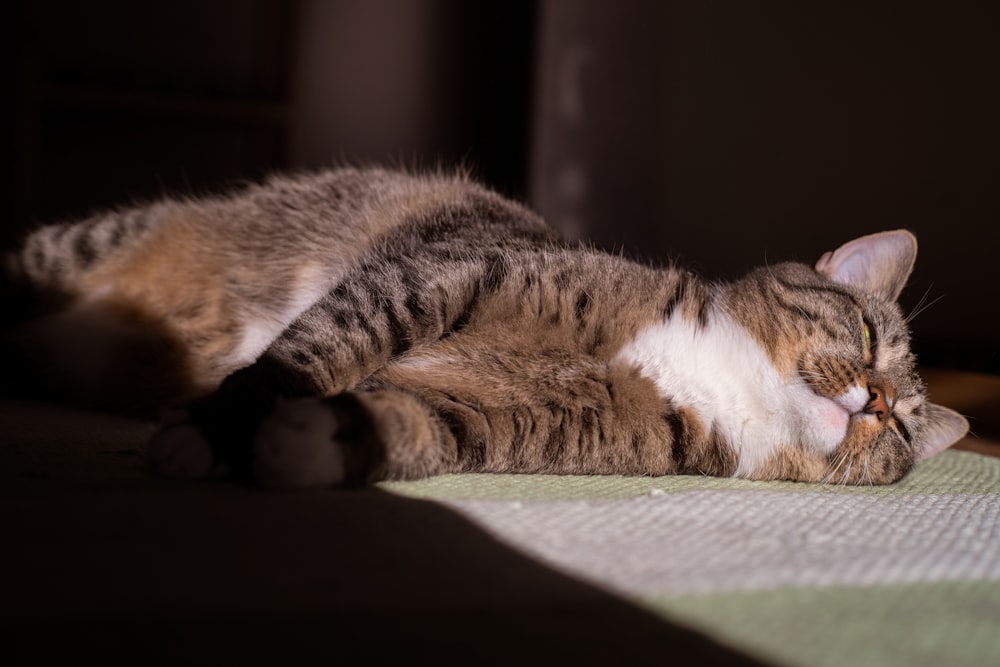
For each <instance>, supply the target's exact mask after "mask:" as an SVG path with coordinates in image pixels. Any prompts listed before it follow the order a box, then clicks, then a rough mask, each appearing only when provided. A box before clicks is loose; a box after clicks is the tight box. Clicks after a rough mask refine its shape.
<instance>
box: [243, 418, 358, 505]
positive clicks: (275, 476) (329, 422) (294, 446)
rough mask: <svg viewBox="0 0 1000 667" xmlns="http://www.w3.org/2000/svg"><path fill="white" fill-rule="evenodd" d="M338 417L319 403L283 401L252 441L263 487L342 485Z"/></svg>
mask: <svg viewBox="0 0 1000 667" xmlns="http://www.w3.org/2000/svg"><path fill="white" fill-rule="evenodd" d="M339 428H340V424H339V422H338V419H337V416H336V415H335V414H334V413H333V411H332V410H331V409H330V406H329V405H327V404H326V403H324V402H322V401H320V400H318V399H315V398H298V399H293V400H279V401H278V402H277V403H276V404H275V407H274V410H272V412H271V413H270V414H269V415H268V416H267V417H265V418H264V420H263V421H262V422H261V424H260V427H259V428H258V430H257V433H256V434H255V435H254V439H253V469H254V476H255V477H256V479H257V481H258V482H259V483H260V484H261V485H262V486H267V487H270V488H294V487H304V486H333V485H336V484H340V483H341V482H343V481H344V479H345V476H346V464H345V457H344V450H343V447H342V446H341V445H340V444H339V443H338V442H337V439H336V435H337V432H338V430H339Z"/></svg>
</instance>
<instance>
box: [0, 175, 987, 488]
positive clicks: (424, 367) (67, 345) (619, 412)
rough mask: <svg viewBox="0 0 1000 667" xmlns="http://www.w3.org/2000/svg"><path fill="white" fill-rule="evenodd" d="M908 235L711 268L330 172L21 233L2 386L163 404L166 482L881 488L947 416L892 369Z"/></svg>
mask: <svg viewBox="0 0 1000 667" xmlns="http://www.w3.org/2000/svg"><path fill="white" fill-rule="evenodd" d="M916 250H917V243H916V239H915V237H914V236H913V235H912V234H911V233H909V232H908V231H905V230H897V231H888V232H882V233H877V234H872V235H869V236H864V237H862V238H859V239H855V240H853V241H849V242H848V243H846V244H845V245H843V246H841V247H840V248H839V249H837V250H835V251H833V252H827V253H826V254H824V255H823V256H822V257H821V258H820V259H819V261H818V262H817V263H816V264H815V266H813V267H810V266H807V265H805V264H799V263H781V264H773V265H768V266H764V267H761V268H758V269H756V270H753V271H751V272H750V273H748V274H747V275H746V276H744V277H742V278H740V279H738V280H735V281H732V282H727V283H711V282H707V281H704V280H702V279H700V278H699V277H697V276H696V275H694V274H693V273H691V272H689V271H686V270H684V269H682V268H678V267H676V266H666V267H664V268H656V267H652V266H647V265H645V264H640V263H636V262H633V261H630V260H628V259H626V258H624V257H622V256H618V255H614V254H608V253H606V252H602V251H600V250H598V249H595V248H593V247H590V246H588V245H586V244H571V243H567V242H564V241H563V240H561V239H560V237H559V236H558V234H557V233H556V232H555V231H553V229H552V228H551V227H549V226H548V225H547V224H546V223H545V222H544V221H543V220H542V219H541V218H540V217H539V216H538V215H536V214H535V213H533V212H532V211H531V210H529V209H528V208H526V207H525V206H523V205H522V204H520V203H518V202H515V201H511V200H509V199H506V198H504V197H501V196H500V195H498V194H497V193H495V192H493V191H490V190H489V189H487V188H485V187H483V186H481V185H478V184H476V183H475V182H473V181H472V180H471V179H470V178H468V177H467V176H466V175H464V174H447V173H441V172H435V173H410V172H404V171H393V170H383V169H377V168H363V169H354V168H337V169H329V170H326V171H322V172H318V173H307V174H298V175H292V176H274V177H271V178H270V179H269V180H267V181H266V182H264V183H262V184H255V185H249V186H247V187H246V188H245V189H243V190H241V191H238V192H235V193H232V194H229V195H222V196H212V197H204V198H200V199H164V200H162V201H158V202H155V203H152V204H150V205H147V206H139V207H134V208H128V209H122V210H116V211H111V212H106V213H101V214H98V215H94V216H92V217H90V218H88V219H85V220H83V221H79V222H75V223H70V224H60V225H52V226H46V227H41V228H39V229H37V230H36V231H34V232H33V233H31V234H30V235H29V236H28V237H27V239H26V240H25V242H24V244H23V246H21V247H20V249H19V250H18V251H17V252H15V253H11V254H9V255H8V256H7V257H6V260H5V275H6V278H5V280H4V286H5V287H4V289H5V290H7V302H8V303H9V304H10V306H9V308H7V309H6V310H7V313H6V314H5V316H6V317H7V319H8V322H7V325H6V326H7V328H8V329H9V330H10V331H12V332H13V333H12V335H11V338H12V340H13V343H12V344H13V345H18V346H19V348H18V349H19V352H18V354H17V355H16V356H17V359H18V360H19V362H20V366H21V372H20V373H18V374H17V379H16V380H15V383H16V384H18V386H19V387H22V388H23V387H24V386H27V385H29V384H30V385H33V386H34V389H36V390H38V391H40V392H42V393H43V394H45V395H50V396H51V395H59V396H61V397H62V398H66V399H69V400H74V401H76V402H81V403H85V404H91V405H95V406H98V407H104V408H107V407H112V408H119V409H129V410H140V411H143V410H146V409H148V408H150V407H164V406H166V407H167V408H168V409H167V410H166V411H165V412H164V415H165V417H164V420H163V421H162V422H161V425H160V427H159V429H158V430H157V432H156V433H155V435H153V436H152V438H151V440H150V441H149V443H148V458H149V461H150V466H151V467H152V469H153V470H154V471H155V472H157V473H159V474H162V475H167V476H174V477H191V478H202V477H217V476H227V475H228V476H234V477H238V478H239V477H243V478H250V479H253V480H255V481H256V483H258V484H260V485H263V486H266V487H273V488H284V487H302V486H317V485H320V486H345V487H356V486H362V485H366V484H370V483H372V482H374V481H378V480H387V479H413V478H421V477H426V476H430V475H435V474H440V473H454V472H463V471H479V472H499V473H554V474H588V475H594V474H596V475H604V474H622V475H665V474H698V475H714V476H727V477H740V478H746V479H755V480H776V479H782V480H797V481H804V482H819V483H830V482H832V483H840V484H857V485H861V484H886V483H892V482H894V481H896V480H898V479H900V478H901V477H903V476H904V475H905V474H906V473H907V472H908V471H909V470H910V469H911V467H912V466H913V464H914V462H915V461H918V460H920V459H924V458H927V457H929V456H932V455H934V454H935V453H937V452H939V451H941V450H943V449H945V448H946V447H948V446H950V445H951V444H953V443H954V442H956V441H957V440H959V439H960V438H961V437H962V436H963V435H964V434H965V433H966V431H967V429H968V424H967V422H966V420H965V419H964V418H963V417H962V416H960V415H959V414H958V413H956V412H954V411H952V410H950V409H948V408H944V407H941V406H938V405H935V404H934V403H931V402H929V401H928V399H927V397H926V392H925V388H924V385H923V383H922V382H921V380H920V378H919V377H918V375H917V374H916V370H915V359H914V355H913V354H912V353H911V351H910V349H909V333H908V329H907V322H906V320H905V318H904V316H903V314H902V312H901V310H900V308H899V306H898V305H897V303H896V300H897V298H898V296H899V294H900V291H901V290H902V289H903V287H904V285H905V283H906V281H907V279H908V277H909V275H910V272H911V270H912V267H913V264H914V260H915V257H916ZM11 320H16V322H11Z"/></svg>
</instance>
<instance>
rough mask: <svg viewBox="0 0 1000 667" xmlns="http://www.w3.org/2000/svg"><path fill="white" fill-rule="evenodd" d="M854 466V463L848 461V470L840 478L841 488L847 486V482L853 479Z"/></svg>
mask: <svg viewBox="0 0 1000 667" xmlns="http://www.w3.org/2000/svg"><path fill="white" fill-rule="evenodd" d="M853 466H854V461H848V462H847V470H845V471H844V474H843V475H841V477H840V485H841V486H847V480H849V479H850V478H851V468H852V467H853Z"/></svg>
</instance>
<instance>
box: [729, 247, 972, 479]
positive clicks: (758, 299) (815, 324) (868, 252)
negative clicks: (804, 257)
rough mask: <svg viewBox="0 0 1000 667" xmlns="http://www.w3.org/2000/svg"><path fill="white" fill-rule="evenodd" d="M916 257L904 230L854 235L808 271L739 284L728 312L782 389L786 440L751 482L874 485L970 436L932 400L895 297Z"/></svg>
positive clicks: (762, 272) (764, 273)
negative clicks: (758, 347)
mask: <svg viewBox="0 0 1000 667" xmlns="http://www.w3.org/2000/svg"><path fill="white" fill-rule="evenodd" d="M916 254H917V241H916V238H915V237H914V236H913V235H912V234H911V233H909V232H907V231H904V230H897V231H890V232H882V233H879V234H872V235H869V236H864V237H861V238H858V239H855V240H853V241H850V242H849V243H846V244H844V245H843V246H841V247H840V248H838V249H837V250H835V251H833V252H828V253H826V254H824V255H823V256H822V257H821V258H820V259H819V261H818V262H817V263H816V265H815V266H814V267H809V266H806V265H804V264H798V263H785V264H779V265H775V266H768V267H763V268H761V269H758V270H756V271H754V272H752V273H751V274H749V275H748V276H746V277H745V278H744V279H743V280H741V281H739V283H738V284H739V285H741V288H740V289H739V293H740V294H741V296H740V297H739V298H738V299H736V300H735V301H733V302H732V305H733V308H732V310H733V312H734V314H736V315H737V318H738V319H739V320H740V321H741V323H742V324H744V326H746V327H747V328H748V329H749V330H750V331H751V333H753V335H754V336H755V337H756V338H757V339H758V341H759V342H761V343H762V344H763V346H764V348H765V349H766V350H767V351H768V353H769V355H770V356H771V359H772V361H773V363H774V365H775V367H776V368H777V370H778V372H779V373H780V374H781V376H782V377H784V378H785V381H786V382H787V385H786V386H787V410H786V412H787V414H786V418H787V419H789V420H790V424H791V426H790V429H791V431H790V432H791V433H793V434H795V435H794V436H793V438H792V439H794V440H796V442H794V443H790V444H789V445H787V446H784V445H783V446H782V447H781V448H780V449H779V450H778V451H777V452H776V453H775V454H774V455H773V456H771V457H770V458H769V459H768V461H767V462H766V463H765V464H764V465H761V466H760V467H759V469H758V470H756V471H754V474H752V475H751V476H754V477H765V478H785V479H801V480H808V481H830V482H835V483H847V484H869V483H871V484H880V483H883V484H884V483H889V482H893V481H896V480H897V479H899V478H900V477H902V476H903V475H904V474H906V472H907V471H909V469H910V468H911V467H912V465H913V464H914V463H915V462H916V461H919V460H921V459H925V458H928V457H930V456H933V455H934V454H936V453H938V452H940V451H941V450H943V449H945V448H947V447H949V446H950V445H952V444H953V443H955V442H956V441H958V440H959V439H960V438H962V437H963V436H964V435H965V433H966V432H967V431H968V422H967V421H966V420H965V418H963V417H962V416H961V415H959V414H958V413H957V412H955V411H953V410H950V409H948V408H945V407H942V406H939V405H936V404H934V403H931V402H930V401H929V400H928V398H927V394H926V390H925V387H924V384H923V382H922V381H921V379H920V378H919V376H918V375H917V373H916V367H915V359H914V356H913V354H912V353H911V351H910V334H909V330H908V326H907V320H906V318H905V317H904V315H903V313H902V311H901V309H900V307H899V305H898V304H897V302H896V300H897V298H898V297H899V294H900V292H901V291H902V290H903V287H904V286H905V284H906V281H907V279H908V278H909V275H910V272H911V270H912V268H913V263H914V261H915V259H916Z"/></svg>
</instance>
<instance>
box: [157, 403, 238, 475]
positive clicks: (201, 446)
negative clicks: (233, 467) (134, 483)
mask: <svg viewBox="0 0 1000 667" xmlns="http://www.w3.org/2000/svg"><path fill="white" fill-rule="evenodd" d="M146 457H147V458H148V459H149V462H150V465H151V466H152V469H153V472H155V473H157V474H159V475H163V476H164V477H180V478H186V479H199V478H203V477H217V476H220V475H224V474H225V473H226V470H225V466H224V465H223V464H219V463H216V461H215V457H214V456H213V455H212V447H211V446H210V445H209V444H208V440H206V439H205V437H204V436H203V435H202V434H201V431H199V430H198V427H197V426H195V425H194V424H193V423H191V422H188V421H186V420H184V419H180V418H177V419H168V420H167V421H166V423H165V425H164V426H162V427H161V428H160V430H159V431H157V432H156V433H154V434H153V437H152V438H151V439H150V440H149V443H148V444H147V446H146Z"/></svg>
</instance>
